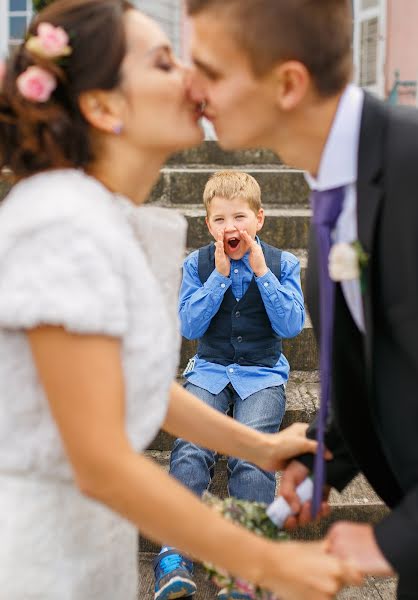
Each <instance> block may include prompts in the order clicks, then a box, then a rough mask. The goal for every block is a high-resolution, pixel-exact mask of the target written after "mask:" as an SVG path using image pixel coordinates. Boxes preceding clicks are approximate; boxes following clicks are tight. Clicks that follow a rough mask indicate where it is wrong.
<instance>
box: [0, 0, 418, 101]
mask: <svg viewBox="0 0 418 600" xmlns="http://www.w3.org/2000/svg"><path fill="white" fill-rule="evenodd" d="M133 2H134V3H135V4H136V6H138V8H140V9H141V10H143V11H144V12H145V13H147V14H148V15H150V16H151V17H153V18H154V19H156V20H157V21H158V22H159V23H160V25H161V26H162V27H163V29H164V30H165V31H166V32H167V34H168V36H169V38H170V40H171V41H172V44H173V47H174V49H175V52H176V53H177V54H178V55H179V56H181V57H182V58H186V59H187V57H188V53H187V46H188V38H189V34H190V31H189V24H188V22H187V18H186V16H185V14H184V8H183V2H182V0H133ZM352 2H353V10H354V23H353V33H354V35H353V59H354V81H355V82H356V83H357V84H358V85H360V86H361V87H363V88H365V89H367V90H369V91H370V92H372V93H374V94H376V95H377V96H379V97H380V98H387V99H388V100H389V101H391V102H393V103H402V104H413V105H417V106H418V91H417V81H418V0H352ZM31 16H32V0H0V58H1V57H2V56H6V55H7V54H8V52H9V51H10V50H12V49H13V47H14V46H16V45H17V44H18V43H20V41H21V40H22V38H23V36H24V33H25V30H26V27H27V25H28V23H29V21H30V18H31Z"/></svg>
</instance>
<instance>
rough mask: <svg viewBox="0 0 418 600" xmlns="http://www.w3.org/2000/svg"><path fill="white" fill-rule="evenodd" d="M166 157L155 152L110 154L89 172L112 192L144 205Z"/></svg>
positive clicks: (97, 161)
mask: <svg viewBox="0 0 418 600" xmlns="http://www.w3.org/2000/svg"><path fill="white" fill-rule="evenodd" d="M166 159H167V156H166V155H164V156H163V155H161V154H159V155H157V154H153V153H152V152H138V151H132V152H120V153H116V152H108V153H107V154H104V155H102V156H101V157H100V158H98V159H96V160H95V161H93V162H92V163H91V164H90V165H89V166H88V167H87V169H86V171H87V173H88V174H89V175H92V176H93V177H95V178H96V179H97V180H98V181H100V182H101V183H102V184H103V185H104V186H105V187H107V188H108V189H109V190H110V191H111V192H113V193H116V194H121V195H123V196H126V197H127V198H129V199H130V200H131V201H132V202H133V203H134V204H138V205H139V204H143V203H144V202H145V200H146V199H147V198H148V196H149V194H150V193H151V190H152V188H153V187H154V185H155V183H156V181H157V179H158V177H159V174H160V169H161V167H162V166H163V164H164V163H165V161H166Z"/></svg>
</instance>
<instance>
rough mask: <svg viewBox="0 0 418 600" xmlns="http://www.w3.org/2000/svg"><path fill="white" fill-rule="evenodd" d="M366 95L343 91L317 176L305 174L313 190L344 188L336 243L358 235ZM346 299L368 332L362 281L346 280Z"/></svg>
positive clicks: (359, 324) (353, 89) (355, 90)
mask: <svg viewBox="0 0 418 600" xmlns="http://www.w3.org/2000/svg"><path fill="white" fill-rule="evenodd" d="M363 104H364V93H363V91H362V90H361V89H360V88H358V87H356V86H355V85H351V84H350V85H349V86H347V88H346V89H345V91H344V92H343V94H342V96H341V99H340V102H339V105H338V110H337V113H336V116H335V119H334V122H333V124H332V128H331V132H330V134H329V136H328V140H327V143H326V145H325V148H324V152H323V154H322V157H321V163H320V166H319V172H318V176H317V177H316V178H314V177H312V175H310V174H309V173H306V174H305V176H306V180H307V182H308V184H309V187H310V188H311V189H313V190H320V191H322V190H328V189H332V188H335V187H340V186H345V188H346V191H345V197H344V204H343V209H342V212H341V215H340V217H339V219H338V221H337V225H336V228H335V230H334V232H333V237H334V241H335V242H348V243H350V242H354V241H355V240H357V238H358V234H357V191H356V182H357V171H358V147H359V139H360V125H361V115H362V112H363ZM341 285H342V289H343V293H344V297H345V300H346V302H347V305H348V307H349V309H350V312H351V315H352V317H353V319H354V321H355V323H356V325H357V327H358V328H359V329H360V331H362V332H363V333H364V332H365V325H364V312H363V303H362V299H361V290H360V282H359V281H358V280H351V281H343V282H342V284H341Z"/></svg>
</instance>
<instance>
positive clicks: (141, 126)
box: [109, 10, 203, 152]
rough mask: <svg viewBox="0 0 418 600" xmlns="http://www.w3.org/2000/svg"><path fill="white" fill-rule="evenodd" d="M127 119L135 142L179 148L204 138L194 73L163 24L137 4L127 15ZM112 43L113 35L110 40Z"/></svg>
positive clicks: (123, 104) (124, 80) (124, 116)
mask: <svg viewBox="0 0 418 600" xmlns="http://www.w3.org/2000/svg"><path fill="white" fill-rule="evenodd" d="M125 22H126V34H127V53H126V56H125V58H124V60H123V63H122V69H121V74H122V81H121V84H120V86H119V90H120V92H121V96H122V102H121V115H120V116H121V121H122V123H123V125H124V129H123V130H124V135H125V136H128V138H129V141H130V142H131V143H132V145H133V146H135V147H141V148H145V149H148V150H150V151H160V150H161V151H168V152H171V151H175V150H180V149H183V148H187V147H189V146H193V145H196V144H199V143H200V142H201V141H202V139H203V133H202V130H201V127H200V125H199V118H200V116H201V113H200V104H199V103H198V102H194V101H193V100H192V99H191V97H190V89H189V83H190V81H189V80H190V73H189V72H188V70H187V69H186V68H185V67H184V66H183V65H182V64H180V63H179V62H178V61H177V60H176V58H175V57H174V55H173V52H172V49H171V46H170V43H169V41H168V39H167V37H166V35H165V34H164V33H163V32H162V30H161V29H160V27H159V26H158V25H157V24H156V23H155V22H154V21H153V20H151V19H149V18H148V17H146V16H145V15H143V14H142V13H140V12H139V11H136V10H130V11H128V12H127V13H126V15H125ZM109 43H111V40H109Z"/></svg>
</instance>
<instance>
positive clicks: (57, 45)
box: [25, 23, 72, 58]
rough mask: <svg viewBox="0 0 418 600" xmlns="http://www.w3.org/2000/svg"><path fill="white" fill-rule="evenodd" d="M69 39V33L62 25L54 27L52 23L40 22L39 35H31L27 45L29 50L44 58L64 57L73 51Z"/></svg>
mask: <svg viewBox="0 0 418 600" xmlns="http://www.w3.org/2000/svg"><path fill="white" fill-rule="evenodd" d="M68 41H69V38H68V34H67V33H66V32H65V31H64V29H63V28H62V27H54V26H53V25H51V24H50V23H40V24H39V25H38V29H37V35H34V36H32V37H30V38H29V39H28V41H27V42H26V44H25V46H26V49H27V50H29V52H32V54H37V55H38V56H40V57H42V58H62V57H64V56H68V55H70V54H71V52H72V49H71V47H70V46H69V45H68Z"/></svg>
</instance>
